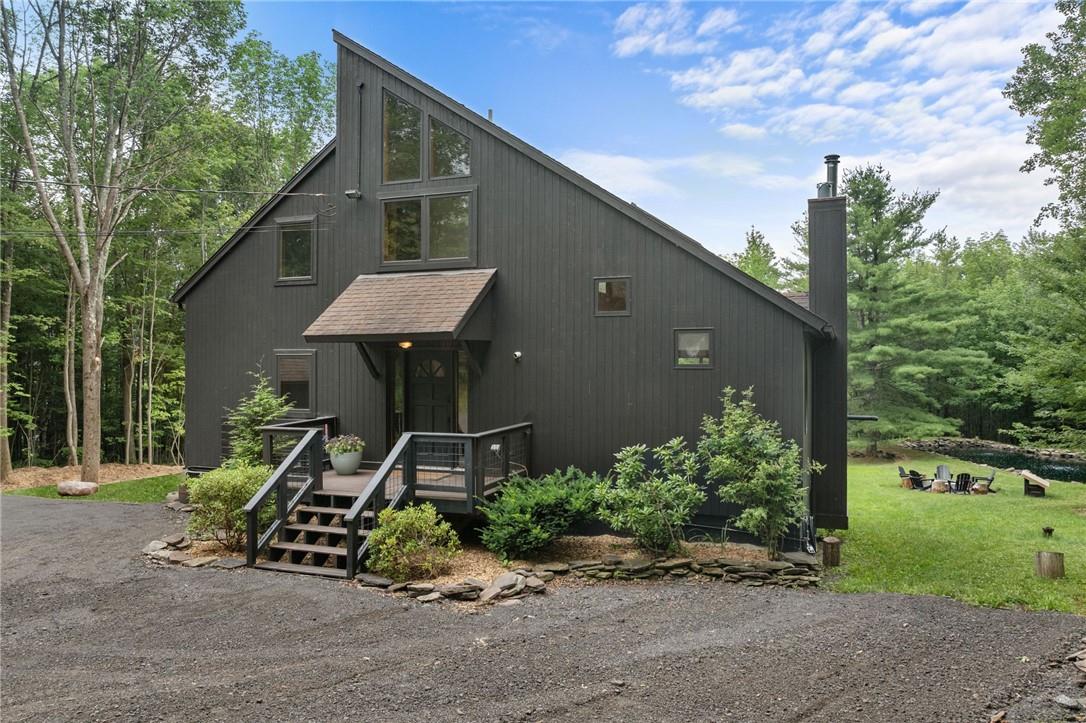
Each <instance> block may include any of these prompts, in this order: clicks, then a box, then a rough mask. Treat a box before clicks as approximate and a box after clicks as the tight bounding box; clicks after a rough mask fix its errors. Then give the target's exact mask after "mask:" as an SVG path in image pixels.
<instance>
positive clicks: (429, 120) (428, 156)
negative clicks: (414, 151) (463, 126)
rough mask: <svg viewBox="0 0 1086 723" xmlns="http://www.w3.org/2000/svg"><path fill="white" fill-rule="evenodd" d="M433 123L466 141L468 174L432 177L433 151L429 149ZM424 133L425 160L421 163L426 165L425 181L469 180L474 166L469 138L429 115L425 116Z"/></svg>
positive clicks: (431, 140) (431, 143)
mask: <svg viewBox="0 0 1086 723" xmlns="http://www.w3.org/2000/svg"><path fill="white" fill-rule="evenodd" d="M434 121H437V122H438V123H440V124H441V125H443V126H445V127H446V128H448V129H449V130H451V131H452V132H453V133H456V134H457V135H460V136H463V137H464V139H465V140H467V142H468V172H467V173H464V174H461V175H459V176H435V175H433V170H434V169H433V168H431V167H430V164H431V161H433V160H434V158H433V149H432V148H431V146H432V145H433V138H432V136H433V127H434V126H433V122H434ZM425 132H426V158H425V159H423V163H424V164H425V165H426V179H427V180H429V181H451V180H460V179H465V178H471V169H472V168H473V167H474V165H475V164H474V162H473V161H474V156H473V150H472V145H473V144H472V142H471V136H468V135H464V134H463V133H461V132H460V131H458V130H456V129H455V128H453V127H452V126H451V125H449V124H448V123H446V122H445V121H443V120H441V119H440V118H435V117H434V116H432V115H430V114H429V113H427V114H426V131H425Z"/></svg>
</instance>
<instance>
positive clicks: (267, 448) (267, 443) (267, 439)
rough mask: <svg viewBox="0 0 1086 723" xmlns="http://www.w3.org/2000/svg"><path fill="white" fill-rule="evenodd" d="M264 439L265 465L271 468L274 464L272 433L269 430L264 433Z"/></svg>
mask: <svg viewBox="0 0 1086 723" xmlns="http://www.w3.org/2000/svg"><path fill="white" fill-rule="evenodd" d="M262 438H263V440H264V464H266V465H268V466H271V463H272V433H271V432H269V431H268V430H264V431H263V432H262Z"/></svg>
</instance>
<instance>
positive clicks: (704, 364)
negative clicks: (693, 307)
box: [675, 329, 713, 369]
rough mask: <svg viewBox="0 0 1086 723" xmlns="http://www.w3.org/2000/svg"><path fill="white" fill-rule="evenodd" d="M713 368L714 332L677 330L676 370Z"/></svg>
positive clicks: (710, 330) (706, 330) (709, 330)
mask: <svg viewBox="0 0 1086 723" xmlns="http://www.w3.org/2000/svg"><path fill="white" fill-rule="evenodd" d="M712 367H713V330H712V329H676V330H675V368H676V369H711V368H712Z"/></svg>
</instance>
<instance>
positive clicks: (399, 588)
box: [385, 582, 407, 592]
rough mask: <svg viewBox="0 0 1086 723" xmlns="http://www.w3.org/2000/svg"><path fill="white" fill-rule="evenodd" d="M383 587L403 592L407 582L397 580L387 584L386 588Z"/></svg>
mask: <svg viewBox="0 0 1086 723" xmlns="http://www.w3.org/2000/svg"><path fill="white" fill-rule="evenodd" d="M385 589H386V590H387V591H388V592H403V591H404V590H406V589H407V583H406V582H397V583H393V584H392V585H389V586H388V587H387V588H385Z"/></svg>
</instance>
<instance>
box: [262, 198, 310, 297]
mask: <svg viewBox="0 0 1086 723" xmlns="http://www.w3.org/2000/svg"><path fill="white" fill-rule="evenodd" d="M272 222H273V223H274V224H275V225H276V226H277V228H276V229H275V285H276V286H311V285H313V284H316V283H317V214H315V213H310V214H306V215H304V216H282V217H277V218H273V219H272ZM305 223H308V224H309V275H308V276H280V275H279V272H280V271H281V270H282V263H283V227H284V226H301V225H302V224H305Z"/></svg>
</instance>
